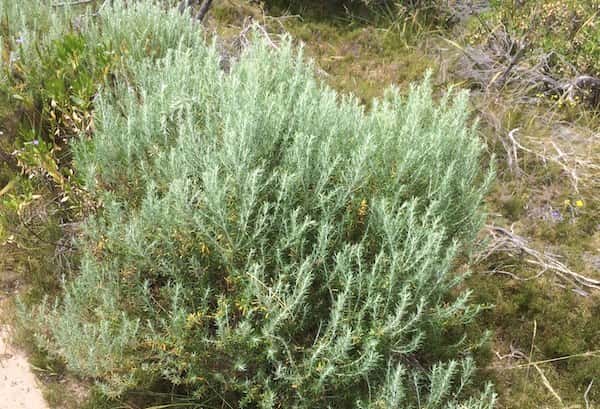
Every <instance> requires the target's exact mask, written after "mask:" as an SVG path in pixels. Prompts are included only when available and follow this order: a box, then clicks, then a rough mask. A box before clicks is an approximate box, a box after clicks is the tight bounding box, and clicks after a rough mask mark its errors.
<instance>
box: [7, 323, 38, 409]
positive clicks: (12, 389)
mask: <svg viewBox="0 0 600 409" xmlns="http://www.w3.org/2000/svg"><path fill="white" fill-rule="evenodd" d="M9 335H10V334H9V331H8V328H7V326H5V325H2V326H0V409H22V408H23V409H49V407H48V404H47V403H46V401H45V400H44V398H43V396H42V392H41V390H40V388H39V387H38V384H37V379H36V377H35V375H34V374H33V373H32V372H31V368H30V367H29V363H28V362H27V358H26V356H25V354H23V352H21V351H18V350H16V349H15V348H13V347H12V346H11V345H10V344H9V342H8V339H9Z"/></svg>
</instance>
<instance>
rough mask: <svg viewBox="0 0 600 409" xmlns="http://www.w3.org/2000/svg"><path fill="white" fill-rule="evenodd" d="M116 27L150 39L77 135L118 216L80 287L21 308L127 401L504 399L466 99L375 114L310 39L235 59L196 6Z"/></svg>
mask: <svg viewBox="0 0 600 409" xmlns="http://www.w3.org/2000/svg"><path fill="white" fill-rule="evenodd" d="M152 16H155V17H156V18H154V17H152ZM96 21H97V23H94V24H98V25H99V26H100V25H101V29H100V28H94V27H90V28H88V30H89V31H88V32H87V33H86V34H85V36H86V38H88V39H90V41H92V39H96V40H95V41H100V39H104V40H103V41H109V40H111V39H113V40H115V42H116V43H118V44H126V46H127V47H126V48H127V50H129V52H127V53H124V54H123V56H122V59H121V60H120V62H121V64H122V67H123V69H121V70H120V71H119V72H118V73H117V74H116V75H115V76H114V78H112V79H111V81H110V82H108V83H107V84H106V85H105V86H104V87H103V89H102V90H101V91H100V92H99V93H98V95H97V96H96V98H95V99H94V110H95V111H94V126H95V128H94V133H93V136H92V137H85V138H80V140H79V141H77V142H76V143H72V144H71V149H72V151H73V164H74V165H73V166H74V170H75V173H76V174H77V177H78V180H80V181H81V184H82V188H83V189H85V191H86V192H87V194H88V195H89V196H90V197H91V200H93V201H94V202H95V203H96V204H97V209H98V210H96V211H94V212H92V214H90V215H89V216H87V217H86V219H85V220H84V222H83V224H82V226H81V228H80V231H81V232H82V233H81V236H80V237H79V238H78V240H77V243H76V246H77V249H78V253H79V256H78V260H79V265H78V268H77V269H76V271H72V272H70V273H69V274H67V275H66V276H65V279H64V284H63V293H62V294H61V295H60V296H59V297H58V299H56V300H50V299H48V300H46V302H45V303H43V304H42V305H40V306H38V307H36V308H34V309H33V310H30V311H28V312H27V311H24V310H22V312H21V314H22V315H23V316H24V317H27V318H26V320H27V321H28V322H30V323H31V324H30V325H31V327H32V330H33V331H34V332H35V334H36V339H37V342H38V343H39V344H40V345H41V346H43V347H44V348H45V349H46V350H48V351H49V352H50V353H51V354H53V355H55V356H56V357H59V358H60V359H62V360H63V361H64V362H65V363H66V364H67V366H68V368H70V369H71V370H72V371H73V372H75V373H77V374H79V375H81V376H84V377H88V378H92V379H95V380H96V381H97V382H98V384H100V385H101V387H102V388H103V390H104V392H105V393H106V394H108V395H111V396H118V395H121V394H123V393H125V392H127V391H128V390H132V389H136V390H144V389H146V390H147V389H152V388H154V387H156V386H157V385H164V384H167V385H172V387H173V388H175V390H176V391H177V392H178V394H180V395H185V396H187V397H189V398H192V399H194V400H195V401H197V402H198V404H199V405H202V406H203V407H223V405H225V406H227V407H235V408H238V407H239V408H307V409H308V408H327V407H330V408H372V409H375V408H411V407H415V408H417V407H420V408H469V409H474V408H482V409H483V408H491V407H493V403H494V399H495V398H494V394H493V392H492V390H491V387H489V386H487V387H484V388H483V389H482V390H478V389H479V388H478V387H476V386H475V385H473V384H472V383H471V380H472V377H473V374H474V371H475V368H474V363H473V359H472V358H471V357H470V353H471V352H472V350H473V348H474V347H475V345H476V344H477V343H478V341H479V340H478V339H472V338H470V337H466V336H465V335H463V334H465V333H466V326H468V324H469V323H470V322H471V320H472V319H473V318H474V317H475V315H476V314H477V313H478V311H479V310H480V309H481V307H480V306H478V305H475V304H472V303H471V302H470V301H469V292H468V291H465V290H464V288H463V286H462V285H461V283H462V278H463V277H464V273H459V272H457V266H458V258H459V257H460V256H461V255H462V254H464V253H465V252H466V251H468V249H469V245H470V244H471V243H472V241H473V240H474V237H475V234H476V233H477V232H478V230H479V228H480V226H481V223H482V221H483V214H482V212H481V204H482V199H483V197H484V195H485V193H486V191H487V188H488V185H489V183H490V181H491V176H492V172H491V171H482V169H486V166H482V151H483V148H484V147H483V145H482V143H481V142H480V140H479V139H478V137H477V134H476V129H475V128H474V127H473V126H470V125H469V124H468V119H469V112H468V108H467V96H466V95H465V94H464V93H461V92H449V93H448V94H447V95H446V96H444V97H442V98H441V100H440V101H438V102H434V100H433V97H432V89H431V85H430V83H429V81H428V79H426V80H425V82H424V83H423V84H422V85H419V86H414V87H412V88H411V90H410V92H409V93H408V96H401V95H400V93H399V92H398V91H397V90H394V89H391V90H390V91H389V92H388V93H387V95H386V97H385V98H383V99H381V100H378V101H375V102H374V103H373V105H372V108H371V109H369V111H366V110H365V108H364V107H363V106H362V105H361V104H360V103H359V101H358V99H356V98H354V97H352V96H344V95H339V94H337V93H336V92H334V91H333V90H331V89H329V88H328V87H327V86H324V85H322V84H320V83H319V82H318V81H317V80H315V77H314V76H313V69H312V67H311V66H310V64H308V63H307V62H306V59H305V58H304V57H303V55H302V52H301V50H297V49H295V48H294V47H293V46H292V45H291V41H290V39H289V38H283V39H282V41H281V42H280V44H279V45H278V47H277V48H273V47H271V46H270V45H269V44H270V43H268V42H267V41H265V40H263V39H261V37H260V36H259V35H258V34H257V35H256V36H255V39H254V41H253V42H252V43H251V45H250V46H249V47H248V48H247V49H245V50H244V51H243V52H242V53H241V55H240V56H239V57H238V58H237V59H236V61H235V63H234V64H232V65H231V67H230V69H228V70H227V71H224V70H222V68H221V65H220V56H219V52H218V47H217V46H216V45H215V44H214V43H212V42H210V41H209V42H206V41H204V40H203V39H202V38H203V36H202V34H201V33H199V32H198V28H197V27H195V28H194V26H193V25H191V23H190V21H189V19H188V18H186V16H185V15H184V16H179V15H177V14H176V13H170V12H164V11H163V10H162V9H160V8H158V7H157V6H155V5H154V4H153V3H149V2H140V3H137V4H136V5H134V6H131V7H129V8H126V7H125V6H124V5H122V4H121V3H119V2H115V6H114V8H111V7H110V6H108V5H107V6H106V7H105V8H103V9H102V11H101V12H100V14H99V16H98V18H97V20H96ZM163 28H164V29H163ZM100 30H101V31H100ZM99 33H104V35H100V34H99ZM173 33H177V36H174V34H173ZM117 39H118V41H117ZM147 44H151V50H150V51H151V52H141V50H142V49H143V47H145V45H147ZM156 50H160V52H154V51H156Z"/></svg>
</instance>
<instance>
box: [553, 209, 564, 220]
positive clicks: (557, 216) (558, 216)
mask: <svg viewBox="0 0 600 409" xmlns="http://www.w3.org/2000/svg"><path fill="white" fill-rule="evenodd" d="M550 215H551V216H552V218H553V219H554V220H555V221H557V222H559V221H561V220H562V219H563V217H562V215H561V214H560V212H559V211H558V210H552V211H551V212H550Z"/></svg>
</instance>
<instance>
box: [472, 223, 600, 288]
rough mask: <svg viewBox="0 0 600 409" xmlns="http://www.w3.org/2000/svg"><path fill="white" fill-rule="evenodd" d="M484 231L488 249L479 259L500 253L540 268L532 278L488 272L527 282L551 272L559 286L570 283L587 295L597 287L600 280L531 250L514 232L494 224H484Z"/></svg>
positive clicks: (554, 258)
mask: <svg viewBox="0 0 600 409" xmlns="http://www.w3.org/2000/svg"><path fill="white" fill-rule="evenodd" d="M486 230H487V233H488V235H489V237H490V242H489V245H488V246H487V248H486V249H485V250H484V251H482V252H480V254H478V255H477V261H478V262H481V261H484V260H487V259H489V258H490V257H492V256H493V255H498V254H500V255H505V256H508V257H510V258H515V259H519V260H520V261H522V262H524V263H526V264H528V265H530V266H532V267H534V268H536V269H539V272H538V273H537V274H535V275H534V276H531V277H521V276H518V275H517V274H515V273H512V272H509V271H505V270H501V269H493V270H491V273H497V274H504V275H508V276H510V277H512V278H514V279H515V280H518V281H529V280H534V279H537V278H539V277H541V276H542V275H544V274H545V273H546V272H550V273H552V274H554V275H555V276H556V277H557V278H558V279H559V283H561V285H563V286H564V283H566V284H568V285H570V286H571V287H572V290H573V291H574V292H576V293H577V294H580V295H582V296H587V295H588V292H587V291H586V290H588V291H589V290H600V280H596V279H593V278H590V277H586V276H583V275H581V274H579V273H576V272H575V271H573V270H571V269H570V268H568V267H567V266H566V265H565V264H564V263H562V262H561V261H559V259H558V256H557V255H555V254H551V253H548V252H540V251H538V250H536V249H534V248H533V247H532V246H531V245H530V244H529V243H528V241H527V240H526V239H525V238H523V237H521V236H519V235H517V234H515V233H514V232H513V231H511V230H508V229H505V228H503V227H499V226H493V225H489V226H487V227H486Z"/></svg>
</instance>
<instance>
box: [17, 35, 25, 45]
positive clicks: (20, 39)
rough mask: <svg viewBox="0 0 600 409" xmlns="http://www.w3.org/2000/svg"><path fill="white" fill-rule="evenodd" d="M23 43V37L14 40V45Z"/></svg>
mask: <svg viewBox="0 0 600 409" xmlns="http://www.w3.org/2000/svg"><path fill="white" fill-rule="evenodd" d="M24 42H25V37H23V36H19V37H17V38H16V40H15V43H17V44H23V43H24Z"/></svg>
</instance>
